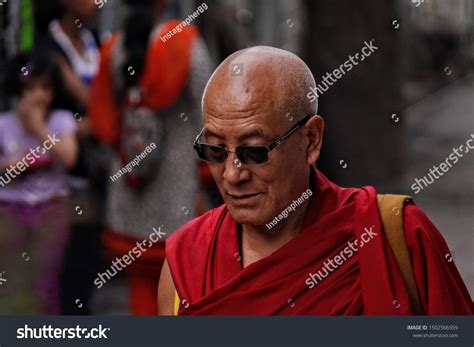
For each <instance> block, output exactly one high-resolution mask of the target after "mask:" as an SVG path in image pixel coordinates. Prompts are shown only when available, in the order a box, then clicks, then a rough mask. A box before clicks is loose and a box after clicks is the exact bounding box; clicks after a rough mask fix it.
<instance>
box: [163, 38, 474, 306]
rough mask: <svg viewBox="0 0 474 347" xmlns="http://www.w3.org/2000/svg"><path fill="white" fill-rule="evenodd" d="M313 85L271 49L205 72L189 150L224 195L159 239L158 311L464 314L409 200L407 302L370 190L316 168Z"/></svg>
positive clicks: (444, 262)
mask: <svg viewBox="0 0 474 347" xmlns="http://www.w3.org/2000/svg"><path fill="white" fill-rule="evenodd" d="M236 64H239V65H236ZM314 88H315V80H314V78H313V76H312V74H311V72H310V70H309V69H308V67H307V66H306V64H305V63H304V62H303V61H302V60H301V59H299V58H298V57H297V56H295V55H294V54H292V53H289V52H287V51H284V50H280V49H276V48H271V47H252V48H249V49H245V50H242V51H238V52H236V53H234V54H232V55H231V56H229V57H228V58H227V59H226V60H225V61H224V62H223V63H222V64H221V65H220V66H219V67H218V68H217V70H216V71H215V72H214V74H213V75H212V77H211V78H210V80H209V82H208V84H207V86H206V89H205V92H204V96H203V105H202V110H203V116H204V129H203V130H202V131H201V133H200V134H199V135H198V137H197V138H196V141H195V143H194V148H195V149H196V151H197V153H198V155H199V157H200V158H201V159H203V160H205V161H207V162H208V164H209V167H210V170H211V173H212V176H213V178H214V179H215V181H216V183H217V185H218V187H219V190H220V192H221V194H222V197H223V199H224V202H225V204H224V205H222V206H220V207H218V208H216V209H213V210H212V211H209V212H208V213H206V214H204V215H202V216H201V217H198V218H196V219H194V220H192V221H190V222H189V223H187V224H186V225H184V226H183V227H181V228H180V229H179V230H178V231H176V232H175V233H174V234H173V235H172V236H171V237H170V238H169V239H168V241H167V244H166V259H167V260H166V262H165V264H164V266H163V270H162V273H161V279H160V285H159V289H158V308H159V313H160V314H161V315H172V314H176V313H178V314H179V315H277V314H278V315H410V314H414V313H419V314H429V315H454V314H457V315H468V314H472V312H473V305H472V300H471V298H470V295H469V293H468V290H467V288H466V286H465V284H464V283H463V281H462V279H461V277H460V275H459V272H458V270H457V268H456V266H455V265H454V262H452V259H451V261H450V260H449V257H448V256H447V255H449V250H448V247H447V245H446V242H445V241H444V239H443V237H442V236H441V234H440V233H439V232H438V230H437V229H436V228H435V226H434V225H433V224H432V223H431V222H430V220H429V219H428V218H427V217H426V215H425V214H424V213H423V212H422V211H421V210H420V209H419V208H417V207H416V206H415V205H414V204H413V203H412V202H410V203H407V204H406V205H405V207H404V208H403V207H402V210H403V220H401V222H400V223H401V225H402V226H401V227H400V228H401V229H404V236H405V237H406V241H404V242H406V246H407V256H408V254H409V261H410V263H411V267H412V268H410V271H412V273H413V277H414V280H413V284H415V282H416V285H415V292H416V291H417V292H418V296H419V297H418V299H419V307H418V308H417V309H416V310H415V307H414V306H415V305H414V303H413V301H412V299H411V296H410V292H409V290H408V285H407V282H406V281H405V280H404V277H403V275H402V272H401V270H400V269H401V267H400V266H399V264H398V263H397V260H396V259H395V255H394V254H395V253H394V251H393V250H392V248H391V246H390V245H389V243H388V242H387V238H386V237H385V234H384V231H383V230H382V229H383V228H382V221H381V218H380V214H379V210H378V205H377V194H376V191H375V189H374V188H373V187H364V188H362V189H355V188H341V187H338V186H337V185H335V184H334V183H332V182H331V181H329V180H328V179H327V178H326V177H325V176H324V175H323V174H322V173H321V172H320V171H319V170H317V169H316V166H315V164H316V162H317V160H318V158H319V155H320V151H321V146H322V142H323V130H324V121H323V119H322V118H321V117H320V116H318V115H316V114H317V105H316V103H315V102H311V100H309V98H308V97H307V94H308V92H309V91H310V90H311V89H314ZM400 211H401V210H400ZM397 212H398V211H397ZM397 214H398V213H397ZM400 218H402V217H401V215H400ZM402 233H403V231H402ZM412 289H413V288H412Z"/></svg>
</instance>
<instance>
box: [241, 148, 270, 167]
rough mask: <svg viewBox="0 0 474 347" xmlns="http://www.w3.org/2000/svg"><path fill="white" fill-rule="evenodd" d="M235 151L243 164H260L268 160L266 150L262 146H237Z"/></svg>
mask: <svg viewBox="0 0 474 347" xmlns="http://www.w3.org/2000/svg"><path fill="white" fill-rule="evenodd" d="M236 152H237V156H238V157H239V159H240V161H241V162H242V163H243V164H262V163H265V162H266V161H268V150H267V148H266V147H263V146H248V147H237V149H236Z"/></svg>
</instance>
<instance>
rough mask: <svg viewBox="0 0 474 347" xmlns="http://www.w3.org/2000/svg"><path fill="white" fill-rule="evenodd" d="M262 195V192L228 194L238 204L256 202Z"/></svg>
mask: <svg viewBox="0 0 474 347" xmlns="http://www.w3.org/2000/svg"><path fill="white" fill-rule="evenodd" d="M260 195H262V193H254V194H239V195H233V194H227V196H229V197H230V198H231V199H232V201H233V202H234V203H236V204H248V203H252V202H254V201H255V200H256V199H258V198H259V197H260Z"/></svg>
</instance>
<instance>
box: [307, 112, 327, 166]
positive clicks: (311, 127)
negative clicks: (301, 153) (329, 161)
mask: <svg viewBox="0 0 474 347" xmlns="http://www.w3.org/2000/svg"><path fill="white" fill-rule="evenodd" d="M323 132H324V119H323V118H322V117H321V116H318V115H316V116H314V117H312V118H311V119H310V120H309V121H308V123H306V125H305V133H306V136H307V139H308V150H307V164H308V165H312V164H314V163H315V162H316V161H317V160H318V158H319V155H320V154H321V146H322V144H323Z"/></svg>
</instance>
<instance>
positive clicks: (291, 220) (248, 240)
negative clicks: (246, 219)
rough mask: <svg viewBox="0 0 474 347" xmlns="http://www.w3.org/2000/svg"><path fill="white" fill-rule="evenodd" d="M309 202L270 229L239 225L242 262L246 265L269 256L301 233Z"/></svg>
mask: <svg viewBox="0 0 474 347" xmlns="http://www.w3.org/2000/svg"><path fill="white" fill-rule="evenodd" d="M307 207H308V202H306V203H304V204H303V205H302V206H299V208H298V210H297V211H295V213H294V214H292V215H291V217H290V216H288V218H287V219H285V220H282V221H280V223H279V224H278V225H277V226H276V227H275V228H272V229H271V230H269V229H268V228H267V227H266V226H265V225H263V226H252V225H240V226H239V241H240V242H239V243H240V249H241V252H242V264H243V267H246V266H248V265H250V264H252V263H254V262H256V261H258V260H260V259H263V258H265V257H268V256H269V255H270V254H272V253H273V252H275V251H276V250H277V249H279V248H281V247H282V246H284V245H285V244H287V243H288V242H289V241H290V240H291V239H293V238H294V237H295V236H296V235H298V234H299V232H300V231H301V228H302V226H303V221H304V217H305V214H306V209H307Z"/></svg>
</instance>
